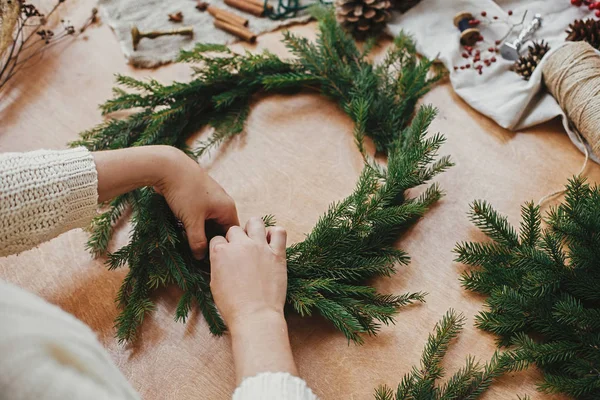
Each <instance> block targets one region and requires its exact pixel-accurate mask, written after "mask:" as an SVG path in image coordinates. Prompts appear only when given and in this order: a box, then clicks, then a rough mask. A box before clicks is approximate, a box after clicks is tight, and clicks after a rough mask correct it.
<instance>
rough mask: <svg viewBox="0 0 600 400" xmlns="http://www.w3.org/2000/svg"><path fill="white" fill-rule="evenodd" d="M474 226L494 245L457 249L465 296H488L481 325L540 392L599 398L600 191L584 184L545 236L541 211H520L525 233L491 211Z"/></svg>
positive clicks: (483, 206) (480, 212)
mask: <svg viewBox="0 0 600 400" xmlns="http://www.w3.org/2000/svg"><path fill="white" fill-rule="evenodd" d="M471 219H472V221H473V222H474V223H475V225H476V226H477V227H479V228H480V229H481V230H482V231H483V232H484V233H485V234H486V235H487V236H489V237H490V238H491V239H492V242H488V243H462V244H459V245H457V247H456V249H455V251H456V253H457V254H458V257H457V261H459V262H462V263H464V264H467V265H469V266H473V267H477V268H475V269H468V270H467V271H466V272H465V273H464V274H463V276H462V281H463V285H464V287H465V288H466V289H468V290H472V291H475V292H477V293H482V294H485V295H487V296H488V298H487V300H486V307H487V310H486V311H482V312H481V313H480V314H479V315H478V317H477V319H476V323H477V326H478V327H479V328H481V329H483V330H486V331H489V332H492V333H495V334H496V335H498V336H499V340H498V344H499V345H501V346H507V345H514V346H515V348H514V350H513V351H511V352H508V353H506V356H507V357H509V358H510V360H509V363H508V365H509V367H510V369H513V370H519V369H523V368H526V367H527V366H529V365H535V366H537V367H538V368H539V369H540V370H541V371H542V372H543V373H544V381H543V382H542V383H540V384H539V387H538V389H539V390H541V391H542V392H546V393H564V394H566V395H568V396H572V397H573V398H576V399H580V400H591V399H599V398H600V189H599V188H598V187H597V186H593V187H591V186H590V185H589V184H586V183H585V180H584V179H582V178H579V177H576V178H573V179H572V180H570V181H569V184H568V185H567V191H566V198H565V201H564V202H563V203H562V204H560V205H559V206H558V207H556V208H553V209H552V210H551V211H550V212H549V213H548V216H547V218H546V222H547V224H548V227H547V228H546V229H542V227H541V224H542V218H541V215H540V209H539V206H534V205H533V203H529V204H526V205H525V206H523V207H522V222H521V227H520V230H519V233H517V231H516V230H515V229H514V228H513V227H512V226H511V225H510V224H509V223H508V221H507V219H506V218H505V217H503V216H500V215H499V214H498V213H497V212H496V211H495V210H494V209H493V208H492V207H491V206H490V205H489V204H487V203H485V202H480V201H477V202H475V203H473V205H472V207H471Z"/></svg>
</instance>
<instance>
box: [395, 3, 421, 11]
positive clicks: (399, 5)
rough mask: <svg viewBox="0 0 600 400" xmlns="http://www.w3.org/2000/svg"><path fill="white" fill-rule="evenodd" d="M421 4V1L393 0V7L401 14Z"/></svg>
mask: <svg viewBox="0 0 600 400" xmlns="http://www.w3.org/2000/svg"><path fill="white" fill-rule="evenodd" d="M420 2H421V0H392V7H394V9H396V10H398V11H400V12H401V13H405V12H407V11H408V10H410V9H411V8H413V7H414V6H416V5H417V4H419V3H420Z"/></svg>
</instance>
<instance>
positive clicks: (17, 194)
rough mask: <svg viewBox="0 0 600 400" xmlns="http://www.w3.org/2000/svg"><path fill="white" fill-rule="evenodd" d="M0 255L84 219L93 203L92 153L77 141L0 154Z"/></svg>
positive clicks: (95, 199) (81, 223) (26, 246)
mask: <svg viewBox="0 0 600 400" xmlns="http://www.w3.org/2000/svg"><path fill="white" fill-rule="evenodd" d="M0 177H1V178H2V179H0V256H4V255H8V254H13V253H18V252H21V251H24V250H28V249H30V248H32V247H34V246H37V245H38V244H40V243H43V242H45V241H48V240H50V239H52V238H54V237H56V236H58V235H60V234H61V233H63V232H66V231H68V230H71V229H73V228H82V227H84V226H86V225H88V224H89V223H90V222H91V220H92V218H93V217H94V216H95V215H96V212H97V207H98V174H97V172H96V165H95V163H94V158H93V156H92V154H91V153H90V152H89V151H88V150H87V149H85V148H83V147H80V148H76V149H70V150H58V151H57V150H39V151H32V152H29V153H5V154H1V155H0Z"/></svg>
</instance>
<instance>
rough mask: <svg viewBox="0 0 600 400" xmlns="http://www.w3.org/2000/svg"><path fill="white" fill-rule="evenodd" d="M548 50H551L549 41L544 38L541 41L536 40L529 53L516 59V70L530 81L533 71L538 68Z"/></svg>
mask: <svg viewBox="0 0 600 400" xmlns="http://www.w3.org/2000/svg"><path fill="white" fill-rule="evenodd" d="M548 51H550V46H548V43H546V42H544V41H543V40H542V41H541V42H534V43H533V45H532V46H529V53H528V54H527V55H525V56H521V57H519V59H518V60H517V61H515V66H514V70H515V72H516V73H517V74H519V75H521V76H522V77H523V79H525V80H526V81H528V80H529V78H531V75H532V74H533V71H534V70H535V69H536V68H537V66H538V65H539V63H540V61H542V58H544V56H545V55H546V54H547V53H548Z"/></svg>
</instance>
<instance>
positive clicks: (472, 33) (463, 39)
mask: <svg viewBox="0 0 600 400" xmlns="http://www.w3.org/2000/svg"><path fill="white" fill-rule="evenodd" d="M472 19H473V14H471V13H470V12H467V11H461V12H459V13H458V14H456V16H455V17H454V26H456V27H457V28H458V30H459V31H460V43H461V44H463V45H465V46H473V45H474V44H475V43H477V40H478V39H479V36H481V34H480V32H479V29H477V28H474V27H473V26H471V22H470V21H471V20H472Z"/></svg>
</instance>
